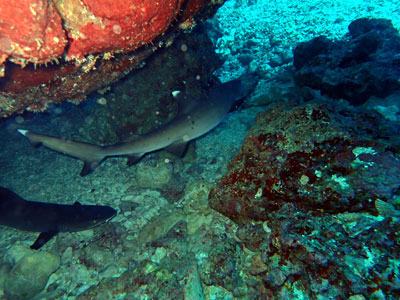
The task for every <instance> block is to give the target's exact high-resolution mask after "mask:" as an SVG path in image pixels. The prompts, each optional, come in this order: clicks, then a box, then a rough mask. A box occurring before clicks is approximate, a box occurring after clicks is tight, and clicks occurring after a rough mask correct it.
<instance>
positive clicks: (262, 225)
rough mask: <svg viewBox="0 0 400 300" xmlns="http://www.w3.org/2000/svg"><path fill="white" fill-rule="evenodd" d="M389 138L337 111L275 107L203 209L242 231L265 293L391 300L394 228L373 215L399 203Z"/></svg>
mask: <svg viewBox="0 0 400 300" xmlns="http://www.w3.org/2000/svg"><path fill="white" fill-rule="evenodd" d="M394 136H395V130H394V131H393V128H392V127H391V126H388V123H387V122H386V121H385V120H384V119H383V118H382V117H380V116H379V115H378V114H376V113H374V112H371V111H368V110H364V109H359V110H357V109H354V108H351V107H349V106H346V105H343V104H342V105H337V106H333V105H332V104H329V103H328V102H326V103H309V104H305V105H301V106H290V105H283V104H278V105H276V106H275V107H273V108H272V109H270V110H267V111H265V112H263V113H260V114H259V115H258V116H257V120H256V122H255V124H254V126H253V128H252V129H251V130H250V131H249V133H248V135H247V138H246V140H245V142H244V144H243V146H242V149H241V151H240V153H239V154H238V155H237V156H236V157H235V158H234V159H233V161H232V162H231V163H230V165H229V166H228V168H229V171H228V173H227V174H226V175H224V176H223V177H222V178H221V180H219V182H218V183H217V185H216V187H214V188H213V189H212V190H211V192H210V195H209V204H210V206H211V207H213V208H214V209H216V210H217V211H219V212H221V213H222V214H224V215H226V216H228V217H229V218H230V219H232V220H234V221H235V222H236V223H238V224H239V225H240V228H239V230H238V231H237V233H236V235H237V237H238V238H239V239H240V240H241V242H242V243H243V245H244V246H245V247H246V248H248V249H250V250H251V251H254V252H255V256H254V260H255V261H254V262H253V267H252V268H251V273H252V274H253V275H255V276H256V277H257V278H259V279H260V280H261V281H262V282H263V289H264V291H263V293H265V294H266V295H270V296H271V297H272V296H274V297H275V298H274V299H287V298H291V297H294V295H295V294H296V293H298V292H300V291H301V293H302V294H303V295H307V297H311V298H315V299H317V298H319V297H324V298H329V297H332V298H340V299H345V298H346V297H349V296H350V295H352V294H363V295H365V296H367V295H374V296H375V297H378V295H380V294H384V295H397V297H398V296H399V294H398V290H397V289H396V288H395V286H396V285H398V280H397V279H396V275H395V274H397V273H398V271H399V270H398V265H397V264H396V263H395V259H399V255H398V253H399V250H400V249H398V242H399V240H398V236H397V235H396V232H397V231H398V230H399V227H400V222H399V219H398V218H391V216H389V217H388V215H385V216H382V215H379V216H376V215H377V209H376V208H375V206H376V201H381V200H384V201H385V203H394V202H395V201H396V199H398V198H399V194H398V192H399V188H400V176H399V174H400V160H399V159H398V152H396V150H395V148H394V145H395V144H396V142H394V141H391V140H390V139H391V138H393V137H394ZM397 143H398V142H397ZM393 209H394V208H393ZM395 215H396V214H393V215H392V216H395ZM389 245H390V248H388V246H389ZM380 257H386V258H387V259H385V260H380V259H379V258H380ZM221 285H222V286H225V284H223V283H222V284H221ZM285 297H286V298H285Z"/></svg>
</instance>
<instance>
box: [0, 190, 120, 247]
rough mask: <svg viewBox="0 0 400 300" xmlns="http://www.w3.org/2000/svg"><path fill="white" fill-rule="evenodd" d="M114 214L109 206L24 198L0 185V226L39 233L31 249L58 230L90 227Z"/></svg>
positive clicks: (40, 245)
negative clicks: (67, 203) (49, 201)
mask: <svg viewBox="0 0 400 300" xmlns="http://www.w3.org/2000/svg"><path fill="white" fill-rule="evenodd" d="M116 214H117V211H116V210H115V209H113V208H111V207H109V206H100V205H82V204H80V203H79V202H75V204H73V205H64V204H52V203H45V202H34V201H28V200H25V199H23V198H21V197H20V196H18V195H17V194H15V193H14V192H12V191H10V190H8V189H6V188H2V187H0V225H4V226H8V227H13V228H17V229H20V230H25V231H32V232H41V233H40V235H39V237H38V238H37V239H36V241H35V242H34V243H33V245H32V246H31V249H39V248H40V247H42V246H43V245H44V244H45V243H47V242H48V241H49V240H50V239H51V238H53V237H54V236H55V235H57V234H58V233H59V232H75V231H82V230H86V229H90V228H93V227H96V226H99V225H100V224H103V223H104V222H106V221H108V220H110V219H111V218H113V217H114V216H115V215H116Z"/></svg>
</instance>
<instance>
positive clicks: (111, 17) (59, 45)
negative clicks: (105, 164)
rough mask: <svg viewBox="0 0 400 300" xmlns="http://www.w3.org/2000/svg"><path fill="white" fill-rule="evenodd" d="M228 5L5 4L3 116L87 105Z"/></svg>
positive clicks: (0, 44) (0, 47) (198, 0)
mask: <svg viewBox="0 0 400 300" xmlns="http://www.w3.org/2000/svg"><path fill="white" fill-rule="evenodd" d="M222 3H223V1H212V2H210V1H204V0H192V1H186V2H184V1H182V0H174V1H171V0H168V1H157V2H153V1H151V2H146V3H144V2H143V1H133V2H132V1H131V2H126V1H108V0H102V1H100V2H99V1H91V0H86V1H76V0H68V1H62V2H57V1H42V0H35V1H32V0H29V1H28V0H18V1H17V3H15V4H14V5H12V6H10V5H9V4H7V3H3V4H0V12H1V18H0V30H1V32H2V37H1V39H0V77H2V78H0V85H1V89H2V91H1V93H0V116H1V117H6V116H9V115H11V114H12V113H15V112H19V113H21V112H23V111H24V110H25V109H28V110H31V111H43V110H45V109H46V107H47V105H48V103H51V102H58V103H59V102H61V101H62V100H63V99H65V98H69V100H71V101H73V100H74V101H77V102H79V101H81V100H82V99H84V97H85V95H87V94H88V93H90V92H93V91H95V90H97V89H101V88H104V87H105V86H107V85H109V84H110V83H112V82H115V81H116V80H118V79H120V78H121V77H123V76H124V75H126V74H127V73H129V71H131V70H132V69H133V68H135V67H136V66H138V65H139V64H140V62H142V61H143V60H144V59H145V58H146V57H148V56H149V55H150V54H151V53H153V52H154V51H155V50H156V49H157V48H159V47H162V46H165V45H169V44H171V43H172V41H173V40H174V38H175V36H176V34H177V33H178V31H179V30H190V29H191V28H193V27H194V25H195V24H196V23H197V22H199V21H200V20H203V19H205V18H207V17H209V16H210V15H213V14H214V13H215V11H216V10H217V8H218V7H219V6H220V5H222ZM15 28H17V29H18V30H15ZM158 37H159V38H158ZM156 38H158V39H157V40H156ZM143 45H145V46H146V47H144V48H142V49H141V50H140V51H138V49H139V48H140V47H141V46H143ZM47 63H52V64H53V63H54V64H53V65H51V66H47ZM41 64H45V65H41ZM18 65H20V66H22V67H25V68H23V69H21V68H19V66H18ZM105 78H107V79H106V80H104V79H105Z"/></svg>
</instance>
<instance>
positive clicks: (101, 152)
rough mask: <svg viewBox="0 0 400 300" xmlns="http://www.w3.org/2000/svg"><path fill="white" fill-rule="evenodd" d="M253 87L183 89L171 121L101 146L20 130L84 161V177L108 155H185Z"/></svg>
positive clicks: (35, 141)
mask: <svg viewBox="0 0 400 300" xmlns="http://www.w3.org/2000/svg"><path fill="white" fill-rule="evenodd" d="M248 92H249V88H248V87H247V85H244V84H242V80H239V79H236V80H232V81H228V82H226V83H223V84H220V85H217V86H215V87H213V88H211V89H210V90H209V91H208V93H207V94H206V96H205V97H203V98H200V99H191V98H190V97H189V96H188V95H186V94H185V93H183V92H173V95H174V97H175V99H176V101H177V104H178V113H177V115H176V116H175V118H173V119H172V120H171V121H170V122H168V123H166V124H165V125H163V126H161V127H159V128H157V129H155V130H153V131H150V132H148V133H146V134H143V135H133V136H131V137H129V138H128V139H126V140H125V141H124V142H120V143H117V144H113V145H107V146H98V145H94V144H90V143H85V142H79V141H73V140H66V139H61V138H57V137H53V136H48V135H44V134H39V133H35V132H31V131H29V130H25V129H18V132H19V133H21V134H22V135H24V136H25V137H27V138H28V139H29V141H30V143H31V144H32V145H33V146H38V145H43V146H45V147H47V148H49V149H52V150H54V151H57V152H61V153H63V154H66V155H69V156H72V157H74V158H77V159H80V160H82V161H83V162H84V165H83V168H82V171H81V172H80V175H81V176H86V175H88V174H90V173H91V172H92V171H93V170H94V169H95V168H96V167H97V166H98V165H99V164H100V163H101V162H102V161H103V160H104V159H105V158H107V157H112V156H125V157H128V165H129V166H130V165H133V164H135V163H137V162H138V161H139V160H140V159H141V158H142V157H143V156H144V155H145V154H147V153H150V152H154V151H157V150H161V149H164V150H166V151H168V152H171V153H173V154H175V155H177V156H182V155H183V154H184V152H185V149H186V147H187V144H188V142H190V141H192V140H194V139H196V138H198V137H200V136H202V135H204V134H206V133H207V132H209V131H210V130H212V129H213V128H215V127H216V126H217V125H218V124H219V123H220V122H221V121H222V120H223V119H224V118H225V117H226V115H227V114H228V113H229V112H230V111H231V110H233V109H234V108H235V107H236V106H237V105H238V104H240V103H241V102H242V101H243V99H244V97H245V96H246V95H247V94H248Z"/></svg>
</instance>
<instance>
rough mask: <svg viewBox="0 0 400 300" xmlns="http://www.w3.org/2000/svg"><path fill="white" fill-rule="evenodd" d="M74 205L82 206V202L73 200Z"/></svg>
mask: <svg viewBox="0 0 400 300" xmlns="http://www.w3.org/2000/svg"><path fill="white" fill-rule="evenodd" d="M74 205H75V206H82V204H80V203H79V202H78V201H75V202H74Z"/></svg>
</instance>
